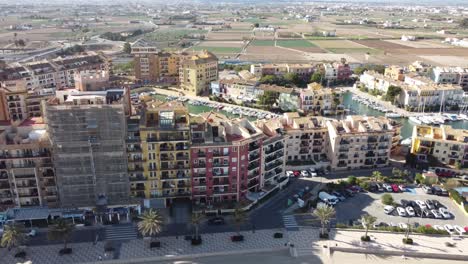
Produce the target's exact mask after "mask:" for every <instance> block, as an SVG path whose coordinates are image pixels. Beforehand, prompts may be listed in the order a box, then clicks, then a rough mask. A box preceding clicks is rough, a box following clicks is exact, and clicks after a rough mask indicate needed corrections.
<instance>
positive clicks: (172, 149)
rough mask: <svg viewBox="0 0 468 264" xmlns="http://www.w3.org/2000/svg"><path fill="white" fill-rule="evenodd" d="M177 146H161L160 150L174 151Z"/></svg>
mask: <svg viewBox="0 0 468 264" xmlns="http://www.w3.org/2000/svg"><path fill="white" fill-rule="evenodd" d="M174 150H175V148H172V147H160V148H159V151H161V152H166V151H174Z"/></svg>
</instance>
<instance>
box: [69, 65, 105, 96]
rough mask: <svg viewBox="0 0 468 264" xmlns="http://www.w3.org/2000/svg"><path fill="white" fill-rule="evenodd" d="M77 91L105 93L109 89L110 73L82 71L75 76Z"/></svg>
mask: <svg viewBox="0 0 468 264" xmlns="http://www.w3.org/2000/svg"><path fill="white" fill-rule="evenodd" d="M73 79H74V81H75V89H77V90H78V91H81V92H85V91H103V90H105V88H106V87H107V88H108V87H109V72H108V71H102V70H98V71H80V72H76V73H75V74H74V78H73Z"/></svg>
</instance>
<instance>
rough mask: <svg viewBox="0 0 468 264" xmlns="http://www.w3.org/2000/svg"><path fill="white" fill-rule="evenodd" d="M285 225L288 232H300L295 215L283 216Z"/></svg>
mask: <svg viewBox="0 0 468 264" xmlns="http://www.w3.org/2000/svg"><path fill="white" fill-rule="evenodd" d="M283 224H284V227H285V228H286V230H288V231H298V230H299V226H298V225H297V222H296V218H295V217H294V215H283Z"/></svg>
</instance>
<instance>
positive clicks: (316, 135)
mask: <svg viewBox="0 0 468 264" xmlns="http://www.w3.org/2000/svg"><path fill="white" fill-rule="evenodd" d="M313 138H314V139H323V136H322V135H321V134H314V137H313Z"/></svg>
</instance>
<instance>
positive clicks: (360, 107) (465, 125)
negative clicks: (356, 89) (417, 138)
mask: <svg viewBox="0 0 468 264" xmlns="http://www.w3.org/2000/svg"><path fill="white" fill-rule="evenodd" d="M352 97H353V94H352V93H351V92H346V93H345V94H344V97H343V104H344V105H345V107H346V108H348V109H351V112H352V114H355V115H367V116H384V115H385V113H382V112H380V111H377V110H374V109H372V108H370V107H368V106H366V105H364V104H361V103H359V102H357V101H353V100H352ZM394 119H395V120H397V121H398V122H400V123H401V124H402V125H403V126H402V128H401V136H402V138H403V139H406V138H409V137H411V135H412V133H413V123H411V122H410V121H409V120H408V119H407V118H394ZM445 124H446V125H450V126H452V127H453V128H459V129H468V121H457V122H450V123H445Z"/></svg>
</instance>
